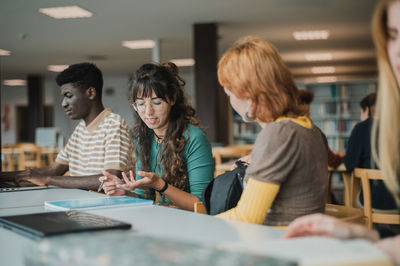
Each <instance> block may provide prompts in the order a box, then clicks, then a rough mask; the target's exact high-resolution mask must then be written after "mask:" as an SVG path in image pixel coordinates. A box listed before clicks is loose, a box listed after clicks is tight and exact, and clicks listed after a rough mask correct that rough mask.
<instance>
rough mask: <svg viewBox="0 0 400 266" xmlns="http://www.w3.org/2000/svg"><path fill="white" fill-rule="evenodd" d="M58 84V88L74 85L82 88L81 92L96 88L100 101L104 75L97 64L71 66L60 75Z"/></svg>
mask: <svg viewBox="0 0 400 266" xmlns="http://www.w3.org/2000/svg"><path fill="white" fill-rule="evenodd" d="M56 82H57V84H58V86H62V85H64V84H67V83H72V84H73V86H74V87H76V88H80V89H81V90H87V89H88V88H90V87H94V88H95V89H96V93H97V95H98V97H99V99H101V94H102V89H103V74H102V73H101V71H100V69H98V68H97V66H96V65H95V64H92V63H79V64H74V65H70V66H69V67H68V68H67V69H65V70H64V71H62V72H61V73H60V74H58V76H57V78H56Z"/></svg>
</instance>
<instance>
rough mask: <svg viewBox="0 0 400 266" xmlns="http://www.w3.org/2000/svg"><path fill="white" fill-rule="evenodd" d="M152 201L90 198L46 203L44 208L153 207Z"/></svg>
mask: <svg viewBox="0 0 400 266" xmlns="http://www.w3.org/2000/svg"><path fill="white" fill-rule="evenodd" d="M152 204H153V201H152V200H146V199H139V198H133V197H128V196H118V197H106V198H90V199H76V200H59V201H45V203H44V206H45V207H49V208H52V209H57V210H63V211H68V210H92V209H103V208H120V207H136V206H146V205H147V206H149V205H152Z"/></svg>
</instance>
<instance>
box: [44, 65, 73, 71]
mask: <svg viewBox="0 0 400 266" xmlns="http://www.w3.org/2000/svg"><path fill="white" fill-rule="evenodd" d="M67 67H68V65H49V66H47V70H48V71H53V72H61V71H63V70H64V69H66V68H67Z"/></svg>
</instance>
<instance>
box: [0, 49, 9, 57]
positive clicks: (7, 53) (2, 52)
mask: <svg viewBox="0 0 400 266" xmlns="http://www.w3.org/2000/svg"><path fill="white" fill-rule="evenodd" d="M7 55H11V51H8V50H4V49H0V56H7Z"/></svg>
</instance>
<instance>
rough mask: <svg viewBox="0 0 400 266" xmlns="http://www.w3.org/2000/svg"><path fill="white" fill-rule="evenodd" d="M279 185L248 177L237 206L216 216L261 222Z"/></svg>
mask: <svg viewBox="0 0 400 266" xmlns="http://www.w3.org/2000/svg"><path fill="white" fill-rule="evenodd" d="M279 187H280V186H279V185H276V184H271V183H267V182H261V181H258V180H256V179H254V178H250V179H249V180H248V182H247V186H246V188H245V189H244V190H243V193H242V196H241V197H240V200H239V202H238V204H237V206H236V207H235V208H233V209H230V210H229V211H226V212H223V213H220V214H218V215H216V217H219V218H223V219H227V220H236V221H241V222H246V223H254V224H262V223H263V222H264V220H265V217H266V216H267V212H268V209H269V208H270V207H271V205H272V202H273V201H274V199H275V197H276V195H277V194H278V191H279Z"/></svg>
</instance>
